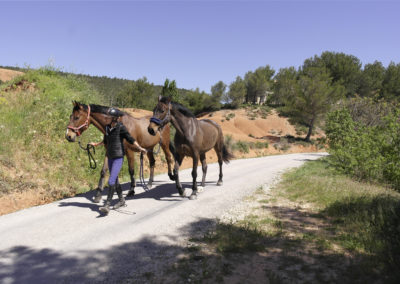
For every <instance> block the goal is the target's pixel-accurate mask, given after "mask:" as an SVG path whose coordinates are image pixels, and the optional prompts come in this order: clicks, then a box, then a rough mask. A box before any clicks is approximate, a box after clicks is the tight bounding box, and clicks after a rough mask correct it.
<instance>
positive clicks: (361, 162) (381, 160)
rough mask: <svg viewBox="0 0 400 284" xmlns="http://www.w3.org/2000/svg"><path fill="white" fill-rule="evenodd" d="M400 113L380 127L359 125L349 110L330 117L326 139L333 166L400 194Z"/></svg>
mask: <svg viewBox="0 0 400 284" xmlns="http://www.w3.org/2000/svg"><path fill="white" fill-rule="evenodd" d="M399 115H400V112H399V111H393V112H392V113H391V114H389V115H386V116H384V117H382V118H380V119H379V120H380V121H381V123H379V124H377V125H368V126H367V125H365V124H363V123H362V122H356V121H354V120H353V118H352V117H351V115H350V112H349V110H348V109H345V108H344V109H340V110H336V111H334V112H332V113H330V114H329V115H328V119H327V123H326V135H327V139H328V143H329V148H330V149H329V151H330V153H331V154H332V157H331V159H330V161H331V163H332V164H333V165H335V166H336V167H337V168H339V169H341V170H342V171H343V172H345V173H347V174H350V175H352V176H355V177H357V178H359V179H362V180H368V181H378V182H382V183H387V184H390V185H391V186H393V187H394V188H395V189H396V190H400V161H399V157H400V148H399V145H400V144H399V143H400V124H399V121H398V117H399Z"/></svg>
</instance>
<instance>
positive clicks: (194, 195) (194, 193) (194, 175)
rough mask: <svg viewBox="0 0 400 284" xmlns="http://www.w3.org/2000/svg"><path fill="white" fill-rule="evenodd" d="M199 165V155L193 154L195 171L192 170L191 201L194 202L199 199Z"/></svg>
mask: <svg viewBox="0 0 400 284" xmlns="http://www.w3.org/2000/svg"><path fill="white" fill-rule="evenodd" d="M198 164H199V155H198V154H197V153H194V154H193V169H192V178H193V185H192V195H190V197H189V199H190V200H194V199H197V181H196V179H197V165H198Z"/></svg>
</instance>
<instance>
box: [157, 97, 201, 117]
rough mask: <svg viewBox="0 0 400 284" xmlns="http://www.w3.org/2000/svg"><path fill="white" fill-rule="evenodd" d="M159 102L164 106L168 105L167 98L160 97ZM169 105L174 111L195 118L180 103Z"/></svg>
mask: <svg viewBox="0 0 400 284" xmlns="http://www.w3.org/2000/svg"><path fill="white" fill-rule="evenodd" d="M160 102H162V103H164V104H168V98H167V97H162V98H161V100H160ZM171 104H172V106H173V107H174V108H175V109H176V110H178V111H179V112H180V113H181V114H183V115H184V116H187V117H194V118H196V116H195V115H194V114H193V113H192V112H191V111H190V110H188V109H187V108H186V107H184V106H183V105H181V104H180V103H176V102H171Z"/></svg>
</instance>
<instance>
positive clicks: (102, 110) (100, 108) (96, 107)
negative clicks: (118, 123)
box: [74, 103, 128, 115]
mask: <svg viewBox="0 0 400 284" xmlns="http://www.w3.org/2000/svg"><path fill="white" fill-rule="evenodd" d="M79 105H81V106H83V108H84V109H85V110H87V109H88V106H87V105H85V104H82V103H79V104H77V105H76V106H75V107H74V111H75V110H79ZM110 108H111V107H107V106H101V105H96V104H90V111H91V112H96V113H102V114H106V115H109V113H108V111H109V110H110ZM115 109H117V110H119V111H120V112H122V113H123V114H124V115H127V114H128V113H126V112H124V111H122V110H120V109H118V108H115Z"/></svg>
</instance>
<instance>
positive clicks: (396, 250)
mask: <svg viewBox="0 0 400 284" xmlns="http://www.w3.org/2000/svg"><path fill="white" fill-rule="evenodd" d="M279 193H280V195H284V196H286V197H287V198H289V199H290V200H292V201H296V202H306V203H312V205H313V206H314V207H315V211H316V212H317V213H318V214H320V217H321V218H327V219H328V220H329V221H330V223H331V228H330V230H331V231H332V232H335V235H334V236H333V237H332V240H331V241H336V242H338V243H339V244H340V245H341V246H342V247H344V248H345V249H347V250H350V251H354V252H356V253H366V254H369V255H371V256H374V263H375V265H376V266H377V267H386V268H388V269H389V268H390V267H393V268H394V267H396V268H397V269H400V193H398V192H396V191H394V190H391V189H389V188H385V187H383V186H380V185H374V184H366V183H361V182H357V181H354V180H352V179H350V178H348V177H346V176H344V175H341V174H339V173H337V172H336V171H335V170H334V169H332V168H330V167H329V163H328V160H327V159H325V160H318V161H313V162H309V163H307V165H306V166H304V167H302V168H300V169H298V170H296V171H293V172H291V173H289V174H286V175H285V179H284V181H283V182H282V183H281V184H280V186H279Z"/></svg>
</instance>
